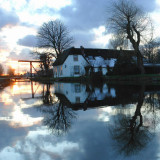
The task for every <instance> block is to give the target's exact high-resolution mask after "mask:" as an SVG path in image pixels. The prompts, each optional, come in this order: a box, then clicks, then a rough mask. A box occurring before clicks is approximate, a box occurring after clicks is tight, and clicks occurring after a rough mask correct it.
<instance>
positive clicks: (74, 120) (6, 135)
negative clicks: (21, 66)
mask: <svg viewBox="0 0 160 160" xmlns="http://www.w3.org/2000/svg"><path fill="white" fill-rule="evenodd" d="M0 94H1V96H0V159H5V160H11V159H12V160H53V159H54V160H139V159H145V160H159V159H160V154H159V153H160V86H158V85H147V86H146V85H114V84H106V83H104V84H97V85H91V84H80V83H58V82H55V83H54V84H40V83H38V82H14V83H12V84H10V85H8V86H5V87H1V88H0Z"/></svg>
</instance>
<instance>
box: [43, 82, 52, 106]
mask: <svg viewBox="0 0 160 160" xmlns="http://www.w3.org/2000/svg"><path fill="white" fill-rule="evenodd" d="M50 87H51V84H45V85H43V93H42V99H43V104H45V105H53V104H54V103H55V101H54V96H53V95H52V93H51V90H50Z"/></svg>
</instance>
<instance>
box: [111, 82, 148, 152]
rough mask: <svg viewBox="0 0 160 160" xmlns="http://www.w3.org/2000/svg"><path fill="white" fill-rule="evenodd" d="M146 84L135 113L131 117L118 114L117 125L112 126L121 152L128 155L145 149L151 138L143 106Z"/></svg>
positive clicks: (141, 90) (141, 88) (113, 135)
mask: <svg viewBox="0 0 160 160" xmlns="http://www.w3.org/2000/svg"><path fill="white" fill-rule="evenodd" d="M144 92H145V86H144V85H142V86H140V90H139V94H138V99H137V100H138V102H137V105H136V109H135V113H134V115H133V116H132V117H131V118H130V117H128V116H125V115H124V114H121V115H118V119H117V120H116V121H115V125H114V126H113V127H110V132H111V134H112V138H113V139H114V140H116V142H117V145H116V146H117V149H118V150H119V152H124V153H125V154H126V155H130V154H135V153H136V152H138V151H140V150H141V149H143V148H144V147H145V146H146V145H147V143H148V142H149V140H150V138H151V133H150V131H149V130H148V126H144V125H143V117H142V113H141V107H142V105H143V101H144Z"/></svg>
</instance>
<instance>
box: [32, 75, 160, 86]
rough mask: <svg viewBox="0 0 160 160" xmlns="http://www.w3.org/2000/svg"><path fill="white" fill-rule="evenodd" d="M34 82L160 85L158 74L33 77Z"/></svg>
mask: <svg viewBox="0 0 160 160" xmlns="http://www.w3.org/2000/svg"><path fill="white" fill-rule="evenodd" d="M33 80H34V81H39V82H42V83H44V82H49V83H54V82H70V83H75V82H78V83H98V82H107V83H127V84H128V83H131V84H133V83H135V84H137V83H140V84H141V83H142V84H143V83H145V84H150V83H152V84H154V83H156V84H160V74H143V75H123V76H122V75H117V76H103V77H86V76H82V77H62V78H53V77H50V78H48V77H35V78H33Z"/></svg>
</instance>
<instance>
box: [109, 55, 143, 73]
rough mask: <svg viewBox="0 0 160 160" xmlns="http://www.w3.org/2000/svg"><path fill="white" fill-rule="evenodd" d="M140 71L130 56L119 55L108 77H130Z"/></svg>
mask: <svg viewBox="0 0 160 160" xmlns="http://www.w3.org/2000/svg"><path fill="white" fill-rule="evenodd" d="M139 73H140V71H139V69H138V67H137V64H136V63H135V61H134V60H133V57H132V56H131V55H128V54H126V53H123V54H122V53H121V54H120V55H119V57H118V58H117V61H116V63H115V66H114V67H113V70H112V72H111V73H110V75H132V74H139Z"/></svg>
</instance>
